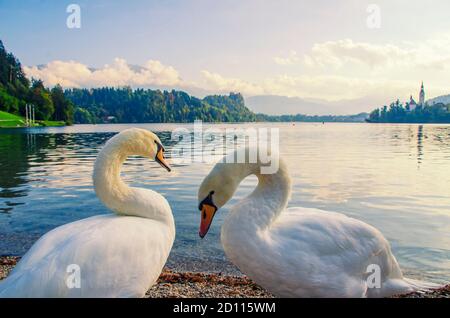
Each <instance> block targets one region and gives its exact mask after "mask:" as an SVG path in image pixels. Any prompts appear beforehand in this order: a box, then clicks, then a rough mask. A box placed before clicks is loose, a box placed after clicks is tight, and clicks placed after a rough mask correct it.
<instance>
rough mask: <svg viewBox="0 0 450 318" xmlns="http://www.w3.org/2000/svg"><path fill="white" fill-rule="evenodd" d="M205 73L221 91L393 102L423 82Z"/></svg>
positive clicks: (209, 84) (208, 81)
mask: <svg viewBox="0 0 450 318" xmlns="http://www.w3.org/2000/svg"><path fill="white" fill-rule="evenodd" d="M202 74H203V76H204V79H205V82H204V87H205V88H206V89H207V90H209V91H217V92H221V93H228V92H230V91H239V92H241V93H243V94H244V95H245V96H255V95H279V96H288V97H301V98H308V99H321V100H326V101H342V100H356V99H361V98H364V97H372V98H373V100H374V101H376V102H389V101H392V100H395V99H396V98H398V97H402V96H403V97H404V98H406V97H407V96H409V94H411V93H414V92H418V90H419V85H420V83H418V82H417V81H415V80H414V79H412V80H407V81H405V80H386V79H364V78H357V77H346V76H339V75H315V76H308V75H300V76H290V75H279V76H275V77H268V78H265V79H262V80H261V81H258V82H249V81H243V80H240V79H236V78H226V77H224V76H222V75H220V74H217V73H210V72H208V71H203V72H202Z"/></svg>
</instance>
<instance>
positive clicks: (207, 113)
mask: <svg viewBox="0 0 450 318" xmlns="http://www.w3.org/2000/svg"><path fill="white" fill-rule="evenodd" d="M64 94H65V96H66V97H67V98H68V99H69V100H70V101H71V102H72V103H74V104H75V105H77V107H76V108H75V113H74V122H75V123H80V124H90V123H91V124H93V123H104V122H111V123H166V122H181V123H187V122H193V121H194V120H196V119H199V120H203V121H205V122H245V121H255V120H256V115H255V114H253V113H252V112H251V111H250V110H249V109H248V108H247V107H246V106H245V103H244V98H243V97H242V95H241V94H240V93H230V94H229V95H227V96H224V95H213V96H207V97H205V98H203V99H200V98H197V97H194V96H190V95H189V94H187V93H185V92H183V91H176V90H172V91H161V90H152V89H141V88H139V89H135V90H133V89H131V88H130V87H120V88H114V87H103V88H93V89H87V88H81V89H80V88H73V89H67V90H65V92H64Z"/></svg>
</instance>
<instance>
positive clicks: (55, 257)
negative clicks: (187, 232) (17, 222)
mask: <svg viewBox="0 0 450 318" xmlns="http://www.w3.org/2000/svg"><path fill="white" fill-rule="evenodd" d="M171 233H172V231H170V230H168V229H167V228H166V226H162V225H161V223H159V222H156V221H154V220H150V219H145V218H140V217H131V216H116V215H101V216H94V217H91V218H87V219H83V220H80V221H76V222H73V223H69V224H66V225H63V226H60V227H58V228H55V229H54V230H52V231H50V232H48V233H47V234H45V235H44V236H43V237H41V238H40V239H39V240H38V241H37V242H36V243H35V244H34V245H33V246H32V247H31V249H30V250H29V251H28V253H26V254H25V256H24V257H23V258H22V259H21V261H20V262H19V263H18V264H17V266H16V268H15V269H14V270H13V271H12V273H11V274H10V276H9V277H8V278H7V279H5V281H4V282H1V283H0V297H1V296H3V297H142V296H144V295H145V292H146V291H147V289H148V288H149V287H150V286H151V285H152V284H154V283H155V281H156V280H157V278H158V277H159V275H160V273H161V270H162V268H163V266H164V264H165V262H166V260H167V257H168V254H169V252H170V249H171V247H172V243H173V239H174V234H171ZM73 266H75V267H73ZM73 268H78V269H79V272H77V273H76V275H78V273H79V278H80V285H79V288H77V285H74V284H70V283H69V284H68V280H71V279H74V277H75V276H73V275H74V274H75V272H73ZM69 286H70V287H72V288H70V287H69Z"/></svg>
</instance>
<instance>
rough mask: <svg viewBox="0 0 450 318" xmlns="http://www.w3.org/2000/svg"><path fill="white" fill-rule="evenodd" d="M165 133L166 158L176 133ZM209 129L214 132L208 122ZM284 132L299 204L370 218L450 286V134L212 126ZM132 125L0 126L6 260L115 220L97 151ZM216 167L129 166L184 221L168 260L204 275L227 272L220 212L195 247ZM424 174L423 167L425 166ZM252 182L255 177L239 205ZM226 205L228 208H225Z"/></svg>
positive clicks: (137, 162)
mask: <svg viewBox="0 0 450 318" xmlns="http://www.w3.org/2000/svg"><path fill="white" fill-rule="evenodd" d="M134 126H140V127H142V128H147V129H150V130H153V131H155V132H157V134H158V135H159V137H160V138H161V140H162V141H163V143H164V144H165V146H166V148H167V150H168V151H169V153H170V150H171V149H172V147H173V146H174V145H175V144H176V141H172V140H170V138H171V131H172V130H173V129H174V128H179V127H180V126H181V127H185V128H188V129H191V128H192V126H191V125H188V124H186V125H175V124H167V125H165V124H151V125H134ZM204 126H205V127H204V128H205V129H206V128H208V127H209V126H208V125H204ZM267 126H271V127H278V128H280V142H281V145H280V148H281V153H282V156H283V158H284V159H285V160H286V161H287V163H288V166H289V168H290V171H291V175H292V178H293V180H294V186H293V194H292V200H291V202H290V205H291V206H306V207H316V208H322V209H326V210H333V211H339V212H343V213H345V214H347V215H350V216H353V217H356V218H358V219H361V220H363V221H365V222H368V223H370V224H372V225H374V226H375V227H377V228H378V229H380V230H381V231H382V232H383V234H384V235H385V236H386V237H387V238H388V239H389V241H390V242H391V243H392V245H393V249H394V252H395V254H396V255H397V257H398V258H399V261H400V263H401V265H402V266H403V267H404V268H407V269H408V271H411V272H412V273H414V274H417V273H419V272H420V273H425V274H426V275H427V277H429V278H431V279H435V280H439V279H442V278H447V279H450V235H449V233H450V173H449V171H450V126H446V125H425V126H424V125H366V124H361V125H359V124H325V125H322V124H299V123H298V124H296V125H295V126H293V125H291V124H266V123H260V124H252V125H251V126H250V125H245V124H244V125H231V124H223V125H222V124H219V125H214V128H217V129H223V128H230V127H244V128H245V127H256V128H257V127H267ZM128 127H129V126H127V125H97V126H91V125H86V126H83V125H80V126H74V127H63V128H46V129H37V130H34V129H32V130H19V129H13V130H0V254H3V255H4V254H19V255H20V254H23V253H24V252H26V250H27V249H28V248H29V247H30V246H31V244H32V243H33V242H34V241H35V240H36V239H37V238H38V237H39V236H40V235H42V234H43V233H45V232H47V231H49V230H50V229H52V228H54V227H56V226H58V225H61V224H64V223H67V222H71V221H74V220H77V219H81V218H84V217H88V216H91V215H96V214H102V213H109V211H107V210H106V208H104V207H103V206H102V205H101V203H100V202H99V201H98V199H97V198H96V197H95V194H94V192H93V188H92V182H91V173H92V166H93V162H94V160H95V157H96V155H97V153H98V150H99V148H100V147H101V146H102V145H103V144H104V142H105V141H106V140H107V139H109V138H110V137H111V136H113V135H114V134H115V133H117V132H118V131H121V130H123V129H126V128H128ZM211 166H212V164H204V163H194V164H183V165H175V166H174V170H173V172H172V173H170V174H169V173H167V172H165V170H163V169H161V168H160V167H159V166H158V165H156V164H154V163H152V162H150V161H149V160H147V159H143V158H130V160H128V161H127V162H126V164H125V167H124V170H123V178H124V179H125V181H126V182H128V183H130V184H132V185H133V186H138V187H146V188H152V189H154V190H156V191H158V192H160V193H161V194H162V195H164V196H165V197H166V198H167V199H168V201H169V202H170V204H171V206H172V210H173V212H174V215H175V219H176V226H177V239H176V242H175V245H174V249H173V251H172V254H171V257H170V261H169V264H172V265H173V266H175V265H177V266H179V265H180V264H187V265H186V266H187V267H188V269H189V266H192V262H199V260H204V261H205V262H204V265H203V266H204V268H202V269H206V270H208V269H209V270H231V269H230V268H231V267H230V266H229V264H228V263H227V262H226V261H225V256H224V254H223V251H222V248H221V246H220V242H219V241H220V225H221V223H222V221H223V219H224V217H225V216H226V210H227V208H225V209H224V211H223V212H222V213H219V214H218V215H217V217H216V218H217V219H216V221H215V224H213V227H212V229H211V231H210V235H209V236H208V237H207V239H205V240H199V239H198V237H197V230H198V228H197V227H198V218H199V215H198V211H197V202H196V191H197V187H198V185H199V184H200V182H201V180H202V178H203V177H204V176H205V175H206V174H207V173H208V171H209V170H210V169H211ZM418 167H419V168H420V169H418ZM255 184H256V179H255V178H248V179H246V180H245V181H244V183H243V184H242V186H241V187H240V189H239V190H238V192H237V194H236V197H235V198H234V199H233V202H231V204H233V203H234V202H236V200H237V199H239V198H241V197H242V196H244V195H246V194H248V193H249V192H250V191H251V190H252V189H253V187H254V186H255ZM229 206H230V204H229V205H228V207H229Z"/></svg>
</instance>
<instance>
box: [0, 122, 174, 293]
mask: <svg viewBox="0 0 450 318" xmlns="http://www.w3.org/2000/svg"><path fill="white" fill-rule="evenodd" d="M155 141H158V142H160V141H159V139H158V137H157V136H156V135H154V134H153V133H151V132H148V131H145V130H142V129H128V130H126V131H123V132H122V133H120V134H118V135H116V136H115V137H113V138H112V139H110V140H109V141H108V143H107V144H106V145H105V147H104V148H103V149H102V151H101V152H100V153H99V155H98V158H97V160H96V164H95V168H94V185H95V189H96V192H97V195H98V196H99V198H100V199H101V200H102V201H103V203H104V204H105V205H106V206H108V207H109V208H111V209H112V210H114V211H115V212H116V213H117V214H118V215H112V214H111V215H100V216H94V217H90V218H87V219H83V220H80V221H76V222H72V223H69V224H66V225H63V226H60V227H57V228H55V229H54V230H52V231H50V232H48V233H47V234H45V235H44V236H43V237H41V238H40V239H39V240H38V241H37V242H36V243H35V244H34V245H33V246H32V247H31V249H30V250H29V251H28V252H27V253H26V254H25V255H24V257H23V258H22V259H21V260H20V262H19V263H18V264H17V266H16V267H15V268H14V270H13V271H12V272H11V274H10V275H9V276H8V277H7V278H6V279H5V280H4V281H2V282H1V283H0V297H142V296H144V295H145V292H146V291H147V290H148V288H149V287H150V286H152V285H153V284H154V283H155V282H156V280H157V279H158V277H159V275H160V273H161V270H162V268H163V266H164V264H165V263H166V260H167V257H168V255H169V252H170V250H171V248H172V243H173V241H174V238H175V226H174V221H173V217H172V211H171V209H170V206H169V204H168V202H167V201H166V199H165V198H164V197H162V196H161V195H159V194H158V193H156V192H154V191H152V190H147V189H139V188H131V187H128V186H127V185H125V184H124V183H123V182H122V180H121V179H120V168H121V166H122V163H123V162H124V161H125V160H126V158H127V156H129V155H133V154H136V155H142V156H146V157H151V158H154V155H155V151H156V148H155V147H154V145H155ZM72 264H75V265H77V266H79V269H80V273H79V274H80V276H79V277H80V278H81V281H80V288H70V287H74V286H73V285H70V284H67V280H68V279H70V278H71V275H72V274H73V273H72V272H68V271H67V270H68V267H69V266H70V265H72ZM69 268H70V267H69Z"/></svg>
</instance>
